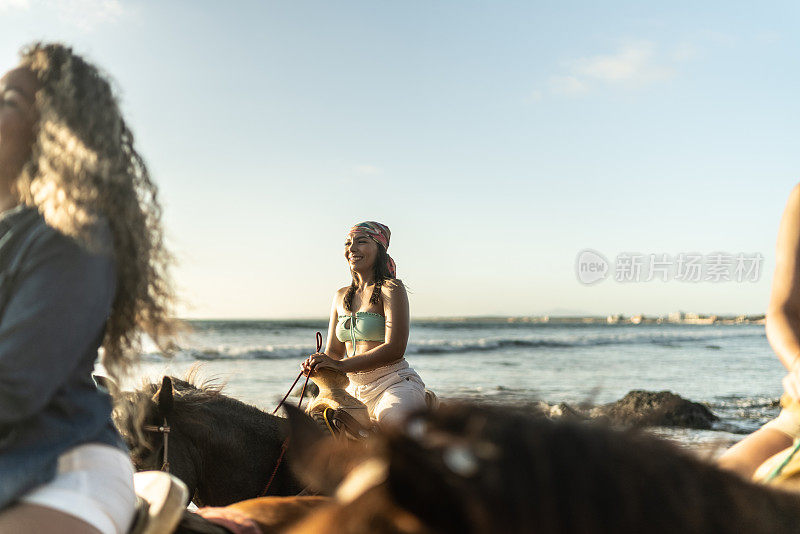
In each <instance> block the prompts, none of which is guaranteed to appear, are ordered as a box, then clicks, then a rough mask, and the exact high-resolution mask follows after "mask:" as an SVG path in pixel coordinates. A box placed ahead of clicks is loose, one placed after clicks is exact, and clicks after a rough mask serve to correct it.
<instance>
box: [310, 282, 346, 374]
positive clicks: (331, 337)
mask: <svg viewBox="0 0 800 534" xmlns="http://www.w3.org/2000/svg"><path fill="white" fill-rule="evenodd" d="M343 295H344V290H342V289H340V290H339V291H337V292H336V293H335V294H334V295H333V304H331V318H330V321H328V341H327V343H326V344H325V352H316V353H314V354H312V355H311V356H309V357H308V358H306V359H305V360H303V363H301V364H300V369H301V370H302V371H303V374H304V375H306V376H308V373H309V372H311V369H312V367H314V366H315V365H316V364H317V363H318V362H319V361H320V360H322V361H325V360H326V358H328V359H329V360H328V361H330V362H332V364H333V365H326V367H333V366H334V365H338V360H341V359H342V358H344V355H345V345H344V343H342V342H341V341H339V338H337V337H336V324H337V323H338V322H339V299H341V298H342V296H343Z"/></svg>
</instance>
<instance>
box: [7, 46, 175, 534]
mask: <svg viewBox="0 0 800 534" xmlns="http://www.w3.org/2000/svg"><path fill="white" fill-rule="evenodd" d="M160 219H161V210H160V207H159V204H158V201H157V198H156V188H155V186H154V185H153V184H152V182H151V181H150V177H149V175H148V172H147V168H146V167H145V165H144V163H143V161H142V159H141V157H140V156H139V154H138V153H137V152H136V150H135V148H134V145H133V136H132V134H131V132H130V130H129V129H128V126H127V124H126V123H125V121H124V120H123V118H122V116H121V114H120V110H119V106H118V104H117V100H116V97H115V96H114V94H113V92H112V90H111V87H110V85H109V82H108V81H107V79H106V78H105V76H104V75H103V74H102V73H101V72H100V71H98V69H97V68H96V67H94V66H93V65H91V64H90V63H88V62H86V61H85V60H84V59H82V58H81V57H80V56H78V55H76V54H74V53H73V52H72V50H71V49H70V48H68V47H66V46H63V45H60V44H35V45H33V46H31V47H30V48H28V49H26V50H24V51H23V53H22V61H21V62H20V64H19V65H18V66H17V67H15V68H13V69H11V70H10V71H8V72H7V73H6V74H5V75H4V76H3V77H2V79H0V532H60V533H78V532H86V533H89V532H91V533H96V532H102V533H103V534H105V533H121V532H126V531H127V529H128V526H129V524H130V522H131V519H132V517H133V512H134V506H135V495H134V492H133V469H132V466H131V462H130V459H129V458H128V453H127V449H126V447H125V445H124V443H123V442H122V440H121V438H120V437H119V434H118V433H117V431H116V429H115V428H114V427H113V425H112V423H111V419H110V414H111V402H110V399H109V396H108V395H107V394H106V393H104V392H102V391H100V390H98V389H97V388H96V387H95V385H94V383H93V381H92V378H91V374H92V370H93V367H94V363H95V360H96V359H97V356H98V349H99V348H100V347H102V349H103V351H102V363H103V365H104V367H105V368H106V370H107V371H108V372H109V373H110V374H111V375H112V376H119V375H120V374H122V373H123V372H124V371H125V370H126V369H127V368H128V367H129V366H130V365H131V363H132V362H133V361H134V359H135V357H136V354H137V353H138V351H137V350H136V349H137V347H138V344H139V342H138V333H139V331H140V330H141V331H144V332H146V333H147V334H148V335H150V336H151V337H152V338H153V339H154V340H155V341H156V343H157V344H159V345H160V346H163V342H164V341H165V340H166V339H168V337H169V335H170V334H171V330H172V327H173V323H172V320H171V319H170V317H171V314H170V308H171V303H172V288H171V285H170V283H169V281H168V277H167V273H166V269H167V264H168V260H169V256H168V254H167V252H166V250H165V248H164V244H163V240H162V230H161V220H160Z"/></svg>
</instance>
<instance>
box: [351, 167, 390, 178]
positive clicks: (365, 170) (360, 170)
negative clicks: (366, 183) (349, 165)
mask: <svg viewBox="0 0 800 534" xmlns="http://www.w3.org/2000/svg"><path fill="white" fill-rule="evenodd" d="M353 172H354V173H356V174H358V175H360V176H375V175H378V174H383V169H381V168H380V167H376V166H375V165H356V166H355V167H353Z"/></svg>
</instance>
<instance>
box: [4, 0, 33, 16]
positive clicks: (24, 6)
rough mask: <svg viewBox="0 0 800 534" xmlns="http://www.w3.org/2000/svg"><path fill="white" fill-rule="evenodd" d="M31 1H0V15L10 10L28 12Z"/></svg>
mask: <svg viewBox="0 0 800 534" xmlns="http://www.w3.org/2000/svg"><path fill="white" fill-rule="evenodd" d="M30 7H31V0H0V13H2V12H4V11H12V10H15V9H17V10H28V9H30Z"/></svg>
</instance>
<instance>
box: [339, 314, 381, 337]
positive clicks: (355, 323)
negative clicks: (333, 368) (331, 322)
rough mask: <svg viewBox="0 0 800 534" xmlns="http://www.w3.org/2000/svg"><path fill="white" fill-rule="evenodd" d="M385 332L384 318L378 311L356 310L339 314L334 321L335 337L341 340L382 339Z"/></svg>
mask: <svg viewBox="0 0 800 534" xmlns="http://www.w3.org/2000/svg"><path fill="white" fill-rule="evenodd" d="M385 332H386V318H385V317H384V316H383V315H381V314H379V313H372V312H362V311H360V312H356V314H355V315H354V316H352V315H341V316H339V320H338V321H337V323H336V337H337V338H338V339H339V341H341V342H343V343H344V342H347V341H350V342H352V341H353V340H355V341H383V340H384V339H385V338H384V336H385Z"/></svg>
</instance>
